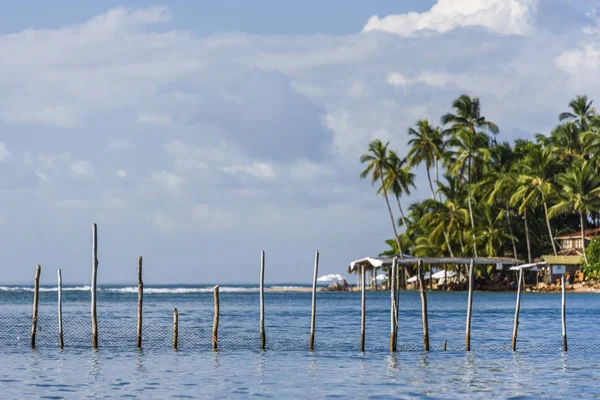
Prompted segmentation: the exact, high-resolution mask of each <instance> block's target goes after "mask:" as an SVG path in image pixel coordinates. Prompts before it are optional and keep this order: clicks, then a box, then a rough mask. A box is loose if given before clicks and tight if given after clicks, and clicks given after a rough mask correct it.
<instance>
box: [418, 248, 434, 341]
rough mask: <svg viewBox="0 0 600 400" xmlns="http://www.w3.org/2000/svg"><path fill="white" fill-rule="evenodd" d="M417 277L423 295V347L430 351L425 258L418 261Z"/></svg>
mask: <svg viewBox="0 0 600 400" xmlns="http://www.w3.org/2000/svg"><path fill="white" fill-rule="evenodd" d="M429 271H430V273H431V269H430V270H429ZM417 279H419V293H420V295H421V320H422V322H423V349H424V350H425V351H429V322H428V318H427V293H425V282H424V279H423V260H419V261H418V262H417Z"/></svg>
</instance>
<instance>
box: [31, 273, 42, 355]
mask: <svg viewBox="0 0 600 400" xmlns="http://www.w3.org/2000/svg"><path fill="white" fill-rule="evenodd" d="M41 269H42V267H41V266H40V265H39V264H38V265H37V266H36V267H35V278H34V280H33V315H32V316H31V348H32V349H35V333H36V331H37V319H38V302H39V292H40V272H41Z"/></svg>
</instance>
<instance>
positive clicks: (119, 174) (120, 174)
mask: <svg viewBox="0 0 600 400" xmlns="http://www.w3.org/2000/svg"><path fill="white" fill-rule="evenodd" d="M115 175H117V177H119V178H127V172H125V171H123V170H122V169H118V170H117V172H115Z"/></svg>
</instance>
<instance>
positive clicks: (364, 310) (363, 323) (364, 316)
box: [360, 265, 367, 352]
mask: <svg viewBox="0 0 600 400" xmlns="http://www.w3.org/2000/svg"><path fill="white" fill-rule="evenodd" d="M361 275H362V286H361V293H360V298H361V302H362V304H361V319H360V351H362V352H364V351H365V327H366V319H367V308H366V306H365V280H366V277H365V275H366V272H365V266H364V265H362V266H361Z"/></svg>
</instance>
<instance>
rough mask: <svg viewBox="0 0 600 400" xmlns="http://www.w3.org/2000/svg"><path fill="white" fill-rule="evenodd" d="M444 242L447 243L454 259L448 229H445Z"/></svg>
mask: <svg viewBox="0 0 600 400" xmlns="http://www.w3.org/2000/svg"><path fill="white" fill-rule="evenodd" d="M444 240H445V241H446V246H448V251H449V252H450V257H454V252H453V251H452V246H450V239H449V238H448V233H447V232H446V228H444Z"/></svg>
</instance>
